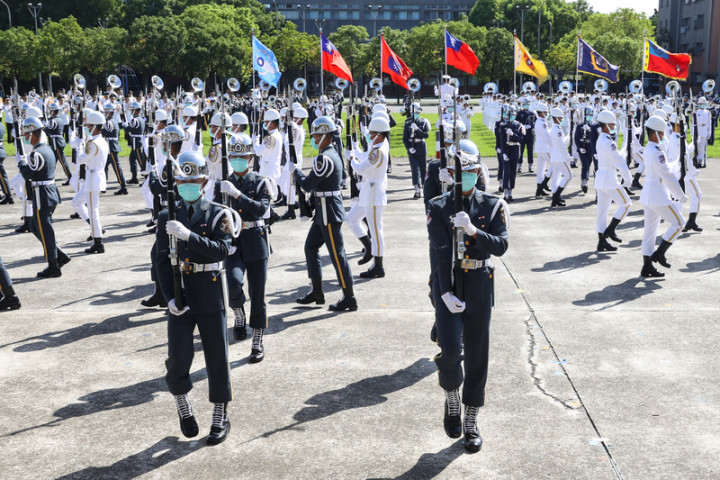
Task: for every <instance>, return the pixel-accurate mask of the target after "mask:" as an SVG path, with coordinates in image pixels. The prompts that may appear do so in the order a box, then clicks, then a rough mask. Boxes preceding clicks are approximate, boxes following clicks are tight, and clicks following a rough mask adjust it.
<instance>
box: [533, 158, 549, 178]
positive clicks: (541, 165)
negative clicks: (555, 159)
mask: <svg viewBox="0 0 720 480" xmlns="http://www.w3.org/2000/svg"><path fill="white" fill-rule="evenodd" d="M535 165H536V166H537V177H536V178H537V183H543V181H544V180H545V177H548V178H550V177H551V176H552V164H551V163H550V154H549V153H538V154H537V161H536V162H535ZM545 170H547V172H546V171H545Z"/></svg>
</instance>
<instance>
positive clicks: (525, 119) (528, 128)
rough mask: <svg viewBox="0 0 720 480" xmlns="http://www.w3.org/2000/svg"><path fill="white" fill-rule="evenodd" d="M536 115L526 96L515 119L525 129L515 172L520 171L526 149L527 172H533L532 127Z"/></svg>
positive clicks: (533, 140) (533, 138) (533, 139)
mask: <svg viewBox="0 0 720 480" xmlns="http://www.w3.org/2000/svg"><path fill="white" fill-rule="evenodd" d="M536 120H537V115H535V113H534V112H533V111H532V110H530V98H529V97H526V98H525V99H524V100H523V106H522V110H520V111H519V112H518V113H517V121H518V122H520V123H521V124H522V126H523V128H524V129H525V134H524V135H523V138H522V141H521V142H520V161H519V162H518V170H517V173H522V164H523V154H524V153H525V149H527V154H528V172H530V173H532V172H533V145H534V143H535V134H534V132H533V129H534V128H535V121H536Z"/></svg>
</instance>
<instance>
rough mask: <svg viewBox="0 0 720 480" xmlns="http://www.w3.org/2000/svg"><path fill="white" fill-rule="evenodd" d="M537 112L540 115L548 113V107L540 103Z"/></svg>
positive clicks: (536, 108)
mask: <svg viewBox="0 0 720 480" xmlns="http://www.w3.org/2000/svg"><path fill="white" fill-rule="evenodd" d="M535 111H536V112H540V113H547V111H548V107H547V105H545V104H544V103H538V104H537V106H536V107H535Z"/></svg>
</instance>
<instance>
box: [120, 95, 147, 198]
mask: <svg viewBox="0 0 720 480" xmlns="http://www.w3.org/2000/svg"><path fill="white" fill-rule="evenodd" d="M129 110H130V117H131V118H130V120H129V121H128V123H127V125H126V128H125V131H126V132H127V134H128V136H129V137H130V145H129V147H130V173H131V174H132V178H131V179H130V180H128V182H127V183H128V184H132V185H138V184H139V183H140V181H139V180H138V176H137V175H138V164H139V165H140V171H142V170H145V158H144V155H143V142H142V139H143V136H144V135H145V119H144V118H143V117H141V116H140V104H139V103H138V102H136V101H132V102H130V106H129Z"/></svg>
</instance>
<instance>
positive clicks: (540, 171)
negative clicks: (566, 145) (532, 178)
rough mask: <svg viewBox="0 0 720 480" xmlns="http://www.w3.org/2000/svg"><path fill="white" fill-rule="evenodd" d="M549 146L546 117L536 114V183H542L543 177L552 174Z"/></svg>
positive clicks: (548, 130)
mask: <svg viewBox="0 0 720 480" xmlns="http://www.w3.org/2000/svg"><path fill="white" fill-rule="evenodd" d="M550 148H551V141H550V129H549V128H548V123H547V118H541V117H540V116H539V115H538V116H537V119H536V120H535V153H537V162H536V164H537V177H536V180H537V183H538V184H540V183H543V181H544V180H545V177H548V178H550V176H551V175H552V167H551V166H550V165H551V164H550ZM546 170H547V173H546Z"/></svg>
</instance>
